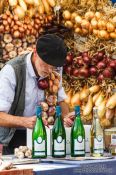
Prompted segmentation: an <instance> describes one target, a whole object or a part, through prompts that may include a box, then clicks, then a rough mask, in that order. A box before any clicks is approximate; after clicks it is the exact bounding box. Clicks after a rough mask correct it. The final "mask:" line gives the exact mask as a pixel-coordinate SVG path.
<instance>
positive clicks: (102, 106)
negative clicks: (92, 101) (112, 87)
mask: <svg viewBox="0 0 116 175" xmlns="http://www.w3.org/2000/svg"><path fill="white" fill-rule="evenodd" d="M105 112H106V99H104V100H103V101H102V103H101V104H100V105H99V106H98V116H99V118H100V119H101V118H102V117H104V115H105Z"/></svg>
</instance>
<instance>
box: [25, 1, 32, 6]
mask: <svg viewBox="0 0 116 175" xmlns="http://www.w3.org/2000/svg"><path fill="white" fill-rule="evenodd" d="M25 2H26V4H30V5H34V0H25Z"/></svg>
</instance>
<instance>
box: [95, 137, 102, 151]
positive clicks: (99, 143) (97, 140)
mask: <svg viewBox="0 0 116 175" xmlns="http://www.w3.org/2000/svg"><path fill="white" fill-rule="evenodd" d="M94 153H96V154H100V153H101V154H103V136H102V135H98V136H97V138H95V139H94Z"/></svg>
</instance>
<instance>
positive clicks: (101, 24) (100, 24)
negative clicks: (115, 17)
mask: <svg viewBox="0 0 116 175" xmlns="http://www.w3.org/2000/svg"><path fill="white" fill-rule="evenodd" d="M98 28H99V29H100V30H105V29H106V21H105V20H103V19H102V20H99V21H98Z"/></svg>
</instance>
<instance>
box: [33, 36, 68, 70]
mask: <svg viewBox="0 0 116 175" xmlns="http://www.w3.org/2000/svg"><path fill="white" fill-rule="evenodd" d="M36 51H37V54H38V55H39V57H40V58H41V59H42V60H43V61H45V62H46V63H47V64H49V65H52V66H56V67H61V66H63V64H64V61H65V58H66V55H67V47H66V45H65V43H64V41H63V39H61V38H60V37H58V36H57V35H55V34H46V35H43V36H41V37H39V39H38V40H37V44H36Z"/></svg>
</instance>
